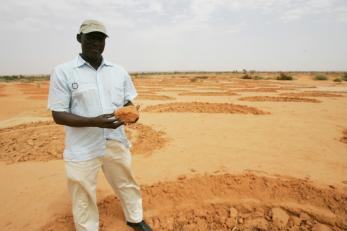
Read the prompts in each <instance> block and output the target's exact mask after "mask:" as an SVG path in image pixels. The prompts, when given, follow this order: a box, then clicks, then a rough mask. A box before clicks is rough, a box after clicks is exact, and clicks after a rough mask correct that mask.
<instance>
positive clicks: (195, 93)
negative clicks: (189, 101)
mask: <svg viewBox="0 0 347 231" xmlns="http://www.w3.org/2000/svg"><path fill="white" fill-rule="evenodd" d="M179 95H182V96H194V95H196V96H232V95H238V94H237V93H234V92H182V93H179Z"/></svg>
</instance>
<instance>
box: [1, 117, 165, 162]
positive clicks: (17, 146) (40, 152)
mask: <svg viewBox="0 0 347 231" xmlns="http://www.w3.org/2000/svg"><path fill="white" fill-rule="evenodd" d="M125 130H126V132H127V133H128V136H129V139H130V141H131V142H132V143H133V147H132V152H133V154H149V153H151V152H152V151H154V150H157V149H159V148H161V147H163V146H164V145H165V143H166V142H167V139H166V138H165V133H164V132H162V131H160V132H157V131H155V130H153V129H152V128H151V127H149V126H147V125H143V124H133V125H130V126H127V127H126V129H125ZM63 150H64V128H63V126H60V125H56V124H55V123H53V122H50V121H47V122H35V123H29V124H21V125H17V126H14V127H9V128H3V129H0V161H5V162H6V163H15V162H24V161H49V160H57V159H62V157H63V156H62V155H63Z"/></svg>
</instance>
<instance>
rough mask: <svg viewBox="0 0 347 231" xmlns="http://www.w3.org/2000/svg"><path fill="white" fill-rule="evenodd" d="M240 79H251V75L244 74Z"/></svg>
mask: <svg viewBox="0 0 347 231" xmlns="http://www.w3.org/2000/svg"><path fill="white" fill-rule="evenodd" d="M241 79H252V76H250V75H248V74H245V75H243V76H241Z"/></svg>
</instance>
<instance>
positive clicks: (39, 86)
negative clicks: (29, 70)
mask: <svg viewBox="0 0 347 231" xmlns="http://www.w3.org/2000/svg"><path fill="white" fill-rule="evenodd" d="M16 87H17V88H18V89H19V90H20V91H21V92H22V93H23V94H24V95H25V96H27V98H28V99H34V100H47V97H48V88H49V86H48V82H42V83H18V84H16Z"/></svg>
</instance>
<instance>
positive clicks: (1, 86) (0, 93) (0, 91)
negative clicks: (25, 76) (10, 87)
mask: <svg viewBox="0 0 347 231" xmlns="http://www.w3.org/2000/svg"><path fill="white" fill-rule="evenodd" d="M5 87H6V85H5V84H0V97H1V96H6V94H5V93H4V88H5Z"/></svg>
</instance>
